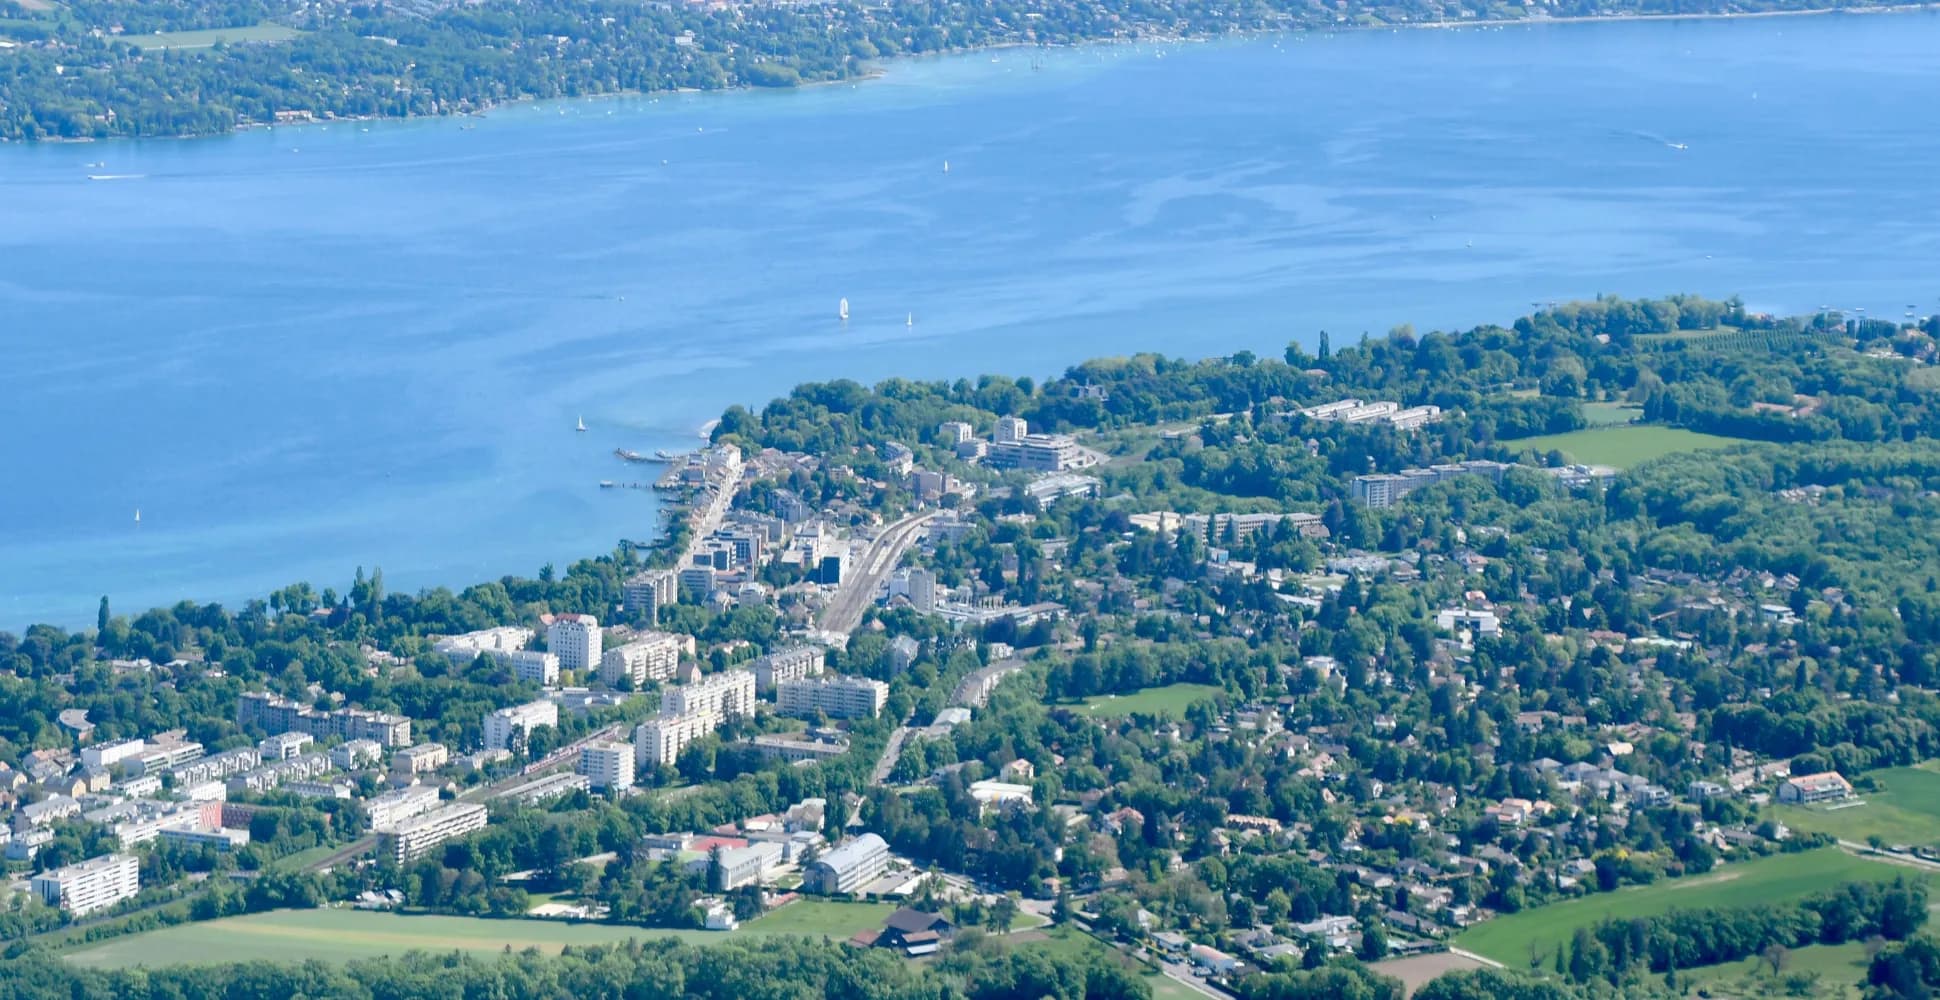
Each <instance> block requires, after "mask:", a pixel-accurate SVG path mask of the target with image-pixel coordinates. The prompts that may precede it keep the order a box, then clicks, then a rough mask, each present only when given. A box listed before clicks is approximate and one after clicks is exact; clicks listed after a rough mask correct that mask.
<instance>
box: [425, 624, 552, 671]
mask: <svg viewBox="0 0 1940 1000" xmlns="http://www.w3.org/2000/svg"><path fill="white" fill-rule="evenodd" d="M532 636H533V632H532V630H531V629H529V628H519V627H517V626H513V625H508V626H504V627H501V628H488V629H481V630H479V631H477V632H466V633H465V634H463V635H452V636H446V637H445V638H443V639H439V640H438V641H437V642H435V643H432V644H431V651H432V652H434V653H437V654H438V655H440V656H443V657H445V658H446V659H448V660H450V661H451V662H452V664H453V665H455V666H460V667H468V666H471V664H472V661H473V660H476V659H478V658H479V657H480V656H489V657H492V658H493V659H496V660H500V661H504V660H506V659H507V658H509V657H510V656H511V655H512V654H513V653H516V652H519V651H521V650H523V649H525V647H526V646H528V645H530V644H531V643H532Z"/></svg>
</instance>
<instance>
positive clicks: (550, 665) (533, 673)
mask: <svg viewBox="0 0 1940 1000" xmlns="http://www.w3.org/2000/svg"><path fill="white" fill-rule="evenodd" d="M505 659H506V662H507V663H510V664H511V665H512V676H514V677H517V678H518V679H519V681H520V683H524V684H538V685H540V686H542V687H552V686H553V685H555V684H558V683H559V655H558V654H557V653H548V652H543V651H540V650H537V649H521V650H519V651H518V652H516V653H513V654H511V655H510V656H507V657H506V658H505Z"/></svg>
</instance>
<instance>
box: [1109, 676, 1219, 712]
mask: <svg viewBox="0 0 1940 1000" xmlns="http://www.w3.org/2000/svg"><path fill="white" fill-rule="evenodd" d="M1222 690H1223V689H1222V688H1217V687H1214V686H1212V685H1211V684H1167V685H1166V686H1164V687H1155V688H1146V689H1145V690H1143V691H1139V692H1137V693H1134V694H1117V695H1112V694H1104V695H1099V696H1098V697H1096V698H1092V699H1089V700H1087V701H1086V702H1085V703H1084V706H1083V707H1082V708H1080V709H1079V711H1080V712H1083V713H1084V714H1086V715H1089V716H1091V717H1092V718H1094V719H1123V718H1126V717H1128V716H1132V715H1154V716H1163V717H1165V718H1168V719H1179V718H1184V717H1185V714H1186V707H1187V706H1189V705H1191V704H1192V703H1193V702H1196V701H1205V700H1207V699H1209V698H1212V697H1214V696H1216V695H1218V694H1219V693H1220V692H1221V691H1222Z"/></svg>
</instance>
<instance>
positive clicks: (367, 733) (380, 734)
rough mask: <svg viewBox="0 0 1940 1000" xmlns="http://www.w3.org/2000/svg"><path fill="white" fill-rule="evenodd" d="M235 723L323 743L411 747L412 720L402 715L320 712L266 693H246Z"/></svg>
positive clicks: (239, 702)
mask: <svg viewBox="0 0 1940 1000" xmlns="http://www.w3.org/2000/svg"><path fill="white" fill-rule="evenodd" d="M236 722H237V724H239V725H242V726H245V727H255V728H258V729H262V730H265V731H267V732H271V733H286V732H298V733H309V734H310V735H311V736H314V737H316V738H317V739H320V740H327V739H345V740H375V741H377V742H378V743H379V744H381V745H383V746H387V747H404V746H410V745H411V720H410V719H407V718H405V717H404V716H402V715H392V714H391V713H389V712H371V711H366V710H364V709H358V708H337V709H332V710H330V711H328V712H319V711H317V710H316V709H314V708H310V707H308V706H305V705H300V704H298V703H296V702H294V701H291V700H290V699H288V698H281V697H278V696H276V695H273V694H270V693H268V692H266V691H251V692H246V693H244V694H243V696H242V697H241V698H240V699H238V700H237V703H236Z"/></svg>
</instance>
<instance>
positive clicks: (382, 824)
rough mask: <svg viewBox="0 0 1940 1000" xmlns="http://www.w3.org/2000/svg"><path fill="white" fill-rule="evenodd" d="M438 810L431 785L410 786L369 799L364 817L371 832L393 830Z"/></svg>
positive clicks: (434, 791) (436, 791)
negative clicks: (366, 818) (367, 818)
mask: <svg viewBox="0 0 1940 1000" xmlns="http://www.w3.org/2000/svg"><path fill="white" fill-rule="evenodd" d="M436 808H438V789H437V788H435V787H433V786H431V785H412V786H411V787H409V788H400V789H398V790H397V791H394V792H385V793H384V794H382V795H379V796H376V797H375V798H372V799H369V800H367V801H366V802H365V803H364V815H365V816H367V817H369V818H370V828H371V829H372V830H380V831H381V830H395V829H397V828H398V826H399V825H400V824H402V823H404V822H406V821H409V820H412V819H416V818H417V817H419V816H422V815H424V814H425V813H428V812H430V811H431V810H433V809H436Z"/></svg>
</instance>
